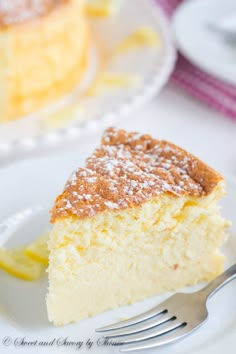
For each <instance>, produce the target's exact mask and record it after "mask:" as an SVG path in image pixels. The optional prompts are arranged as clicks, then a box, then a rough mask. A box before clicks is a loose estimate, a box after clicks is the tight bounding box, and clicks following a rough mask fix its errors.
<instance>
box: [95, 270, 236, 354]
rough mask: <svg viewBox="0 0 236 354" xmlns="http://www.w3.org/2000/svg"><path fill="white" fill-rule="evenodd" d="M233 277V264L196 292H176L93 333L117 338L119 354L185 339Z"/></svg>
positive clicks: (204, 318)
mask: <svg viewBox="0 0 236 354" xmlns="http://www.w3.org/2000/svg"><path fill="white" fill-rule="evenodd" d="M235 277H236V264H234V265H232V266H231V267H230V268H228V269H227V270H226V271H225V272H224V273H222V274H221V275H219V276H218V277H217V278H216V279H214V280H213V281H212V282H210V283H209V284H208V285H207V286H206V287H204V288H203V289H201V290H199V291H197V292H195V293H190V294H189V293H176V294H175V295H172V296H170V297H169V298H168V299H167V300H166V301H164V302H162V303H161V304H159V305H158V306H156V307H154V308H152V309H151V310H149V311H147V312H145V313H142V314H140V315H138V316H135V317H133V318H130V319H128V320H125V321H122V322H119V323H115V324H112V325H109V326H106V327H102V328H99V329H97V330H96V332H102V333H103V332H104V336H105V337H106V338H117V339H118V340H117V341H116V342H115V343H116V344H122V345H123V344H130V345H128V346H124V347H123V346H122V348H121V349H120V351H121V352H129V351H137V350H143V349H150V348H156V347H160V346H162V345H165V344H169V343H172V342H174V341H176V340H179V339H182V338H184V337H185V336H186V335H188V334H190V333H192V332H193V331H194V330H195V329H197V328H198V327H199V326H201V325H202V324H203V323H204V322H205V321H206V320H207V317H208V312H207V301H208V299H209V298H210V297H211V296H212V295H214V294H215V293H216V292H217V291H218V290H219V289H220V288H222V287H223V286H224V285H226V284H227V283H228V282H230V281H231V280H233V279H234V278H235Z"/></svg>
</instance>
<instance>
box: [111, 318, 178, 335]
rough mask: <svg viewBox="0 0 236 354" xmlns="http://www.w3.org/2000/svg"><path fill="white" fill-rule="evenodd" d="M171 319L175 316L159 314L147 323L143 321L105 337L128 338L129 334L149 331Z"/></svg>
mask: <svg viewBox="0 0 236 354" xmlns="http://www.w3.org/2000/svg"><path fill="white" fill-rule="evenodd" d="M152 318H153V317H152ZM171 318H173V316H171V315H170V314H169V313H168V312H165V313H164V314H159V315H157V316H155V317H154V318H153V319H152V320H150V319H149V321H145V322H144V321H143V322H142V323H140V322H139V323H138V324H137V325H136V324H134V325H132V326H129V327H125V328H124V329H122V328H121V329H118V330H114V331H111V332H109V333H108V334H106V333H105V334H104V335H105V337H107V338H112V337H120V336H127V335H129V334H134V333H138V332H142V331H145V330H147V329H151V328H153V327H156V326H158V325H161V324H163V323H165V322H166V321H169V320H171Z"/></svg>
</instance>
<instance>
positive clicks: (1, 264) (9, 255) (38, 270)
mask: <svg viewBox="0 0 236 354" xmlns="http://www.w3.org/2000/svg"><path fill="white" fill-rule="evenodd" d="M0 268H2V269H3V270H5V272H7V273H8V274H10V275H13V276H14V277H16V278H20V279H23V280H37V279H39V278H40V277H41V275H42V271H43V269H44V267H43V265H42V264H40V263H38V262H35V261H33V260H32V259H30V258H29V257H27V256H26V255H25V250H24V249H23V248H15V249H12V250H6V249H5V248H2V247H1V248H0Z"/></svg>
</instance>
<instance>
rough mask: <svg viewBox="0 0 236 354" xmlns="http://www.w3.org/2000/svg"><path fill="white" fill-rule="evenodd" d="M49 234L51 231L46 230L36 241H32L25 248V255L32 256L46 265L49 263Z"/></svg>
mask: <svg viewBox="0 0 236 354" xmlns="http://www.w3.org/2000/svg"><path fill="white" fill-rule="evenodd" d="M48 235H49V232H45V233H44V234H43V235H42V236H41V237H39V238H38V239H37V240H36V241H34V242H32V243H31V244H30V245H29V246H27V247H26V249H25V255H26V256H28V257H29V258H31V259H32V260H34V261H36V262H40V263H43V264H44V265H46V266H47V265H48V257H49V251H48V246H47V242H48Z"/></svg>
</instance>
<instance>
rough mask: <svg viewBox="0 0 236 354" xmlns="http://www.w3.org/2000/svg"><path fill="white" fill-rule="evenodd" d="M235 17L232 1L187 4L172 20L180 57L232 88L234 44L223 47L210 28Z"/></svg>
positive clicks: (234, 79)
mask: <svg viewBox="0 0 236 354" xmlns="http://www.w3.org/2000/svg"><path fill="white" fill-rule="evenodd" d="M233 13H235V15H236V1H235V0H223V1H222V0H189V1H184V2H183V4H182V5H180V6H179V7H178V9H177V11H176V13H175V15H174V17H173V30H174V33H175V37H176V41H177V45H178V47H179V50H180V51H181V52H182V54H183V55H184V56H185V57H186V58H188V59H189V60H190V61H191V62H192V63H193V64H195V65H197V66H198V67H199V68H200V69H202V70H204V71H205V72H207V73H209V74H211V75H213V76H215V77H217V78H219V79H221V80H223V81H225V82H227V83H230V84H233V85H236V41H235V45H233V44H232V43H227V41H225V40H224V39H223V38H222V36H221V35H220V34H219V33H216V32H215V31H212V30H211V29H210V25H211V24H213V23H217V22H219V21H220V20H221V19H222V18H223V17H227V16H229V15H230V14H233Z"/></svg>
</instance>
